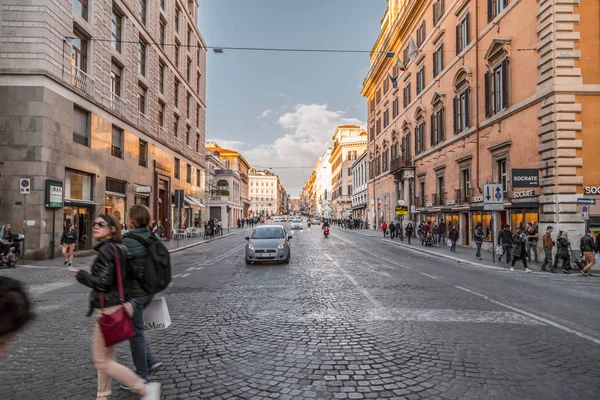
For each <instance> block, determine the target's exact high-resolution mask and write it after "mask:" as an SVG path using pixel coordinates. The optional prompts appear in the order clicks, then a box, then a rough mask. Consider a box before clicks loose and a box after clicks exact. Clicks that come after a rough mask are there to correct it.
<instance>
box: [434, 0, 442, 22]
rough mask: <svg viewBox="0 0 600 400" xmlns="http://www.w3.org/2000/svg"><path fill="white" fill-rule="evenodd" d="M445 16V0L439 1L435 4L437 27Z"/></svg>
mask: <svg viewBox="0 0 600 400" xmlns="http://www.w3.org/2000/svg"><path fill="white" fill-rule="evenodd" d="M443 16H444V0H437V1H436V2H435V3H433V24H434V25H437V23H438V22H440V20H441V19H442V17H443Z"/></svg>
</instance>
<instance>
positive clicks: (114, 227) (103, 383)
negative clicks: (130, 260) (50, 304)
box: [71, 214, 160, 400]
mask: <svg viewBox="0 0 600 400" xmlns="http://www.w3.org/2000/svg"><path fill="white" fill-rule="evenodd" d="M92 232H93V235H94V238H96V240H98V242H99V243H98V245H96V247H95V248H94V249H95V250H96V251H97V252H98V256H97V257H96V259H95V260H94V262H93V264H92V267H91V272H87V271H84V270H79V269H76V268H72V269H71V271H72V272H73V275H74V276H75V278H76V279H77V281H78V282H79V283H81V284H83V285H85V286H87V287H89V288H91V289H92V293H91V294H90V310H89V313H88V316H89V315H92V312H93V311H94V309H96V310H99V311H98V312H97V320H96V324H95V327H94V333H93V337H92V357H93V359H94V364H95V366H96V369H97V370H98V392H97V394H96V400H108V398H109V396H110V395H111V385H112V380H113V379H115V380H118V381H119V382H121V383H123V384H125V385H127V386H128V387H131V389H132V391H133V392H135V393H136V394H138V395H139V396H140V397H141V398H142V399H144V400H155V399H159V398H160V384H158V383H148V384H146V383H145V382H144V380H143V379H142V378H140V377H139V376H138V375H136V374H135V373H134V372H133V371H132V370H130V369H129V368H127V367H125V366H124V365H121V364H119V363H118V362H117V361H115V350H116V347H115V346H116V345H115V344H113V345H108V346H107V343H111V339H112V338H111V337H110V336H108V334H109V333H112V334H121V333H123V332H110V331H108V330H107V329H109V328H110V326H108V324H106V323H104V324H103V325H102V326H101V325H100V323H101V322H104V321H105V320H106V319H108V318H110V317H111V316H113V315H114V316H121V317H123V319H126V318H127V317H128V316H129V317H131V315H133V307H132V304H131V303H129V302H128V300H129V298H130V295H129V290H128V286H129V284H130V282H129V281H128V279H127V271H126V269H127V268H126V262H127V260H126V253H127V249H126V248H125V246H124V245H123V244H122V243H121V241H122V239H121V227H120V226H119V221H118V220H117V219H116V218H115V217H114V216H113V215H109V214H102V215H99V216H97V217H96V219H95V221H94V223H93V224H92ZM123 311H125V312H123ZM124 325H127V324H126V323H125V324H124ZM119 336H121V335H119ZM122 336H127V335H126V334H123V335H122Z"/></svg>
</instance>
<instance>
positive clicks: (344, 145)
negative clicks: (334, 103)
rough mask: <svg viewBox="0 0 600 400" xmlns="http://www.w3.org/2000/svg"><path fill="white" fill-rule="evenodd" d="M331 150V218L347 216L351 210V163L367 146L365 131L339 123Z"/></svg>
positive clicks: (358, 127)
mask: <svg viewBox="0 0 600 400" xmlns="http://www.w3.org/2000/svg"><path fill="white" fill-rule="evenodd" d="M332 140H333V148H332V150H331V177H332V178H331V210H332V218H347V217H349V216H350V215H351V210H352V181H351V180H352V177H351V175H350V174H351V171H352V170H351V168H350V167H352V164H353V163H354V161H356V159H358V157H360V156H361V155H362V154H363V153H364V152H365V150H366V148H367V133H366V132H365V130H364V129H362V128H361V127H360V126H356V125H341V126H339V127H338V128H337V129H336V131H335V133H334V135H333V137H332Z"/></svg>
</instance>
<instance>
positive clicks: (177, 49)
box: [175, 43, 180, 68]
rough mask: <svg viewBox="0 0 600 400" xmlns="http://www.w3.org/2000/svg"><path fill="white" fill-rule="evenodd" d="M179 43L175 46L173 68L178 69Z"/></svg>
mask: <svg viewBox="0 0 600 400" xmlns="http://www.w3.org/2000/svg"><path fill="white" fill-rule="evenodd" d="M179 46H180V45H179V43H176V44H175V66H176V67H177V68H179Z"/></svg>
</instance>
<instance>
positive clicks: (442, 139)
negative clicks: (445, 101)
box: [438, 107, 445, 143]
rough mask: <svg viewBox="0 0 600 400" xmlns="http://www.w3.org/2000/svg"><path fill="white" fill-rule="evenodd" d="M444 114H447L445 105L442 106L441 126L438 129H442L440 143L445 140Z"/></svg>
mask: <svg viewBox="0 0 600 400" xmlns="http://www.w3.org/2000/svg"><path fill="white" fill-rule="evenodd" d="M444 114H445V110H444V107H442V109H441V110H440V116H439V127H438V129H439V130H440V143H441V142H443V141H444V121H445V119H444Z"/></svg>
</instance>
